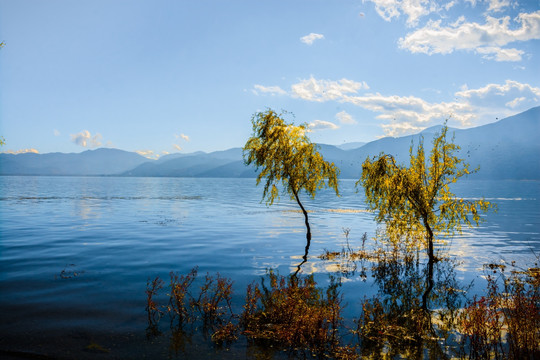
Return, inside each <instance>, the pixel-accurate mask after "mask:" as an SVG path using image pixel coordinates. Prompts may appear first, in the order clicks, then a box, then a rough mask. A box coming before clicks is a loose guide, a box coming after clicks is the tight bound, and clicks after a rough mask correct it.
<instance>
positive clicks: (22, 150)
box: [2, 149, 39, 155]
mask: <svg viewBox="0 0 540 360" xmlns="http://www.w3.org/2000/svg"><path fill="white" fill-rule="evenodd" d="M27 153H33V154H39V151H37V150H36V149H21V150H15V151H14V150H7V151H2V154H13V155H17V154H27Z"/></svg>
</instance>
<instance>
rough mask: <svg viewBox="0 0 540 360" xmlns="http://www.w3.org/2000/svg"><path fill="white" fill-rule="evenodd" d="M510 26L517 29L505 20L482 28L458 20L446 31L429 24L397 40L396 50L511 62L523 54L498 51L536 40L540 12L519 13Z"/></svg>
mask: <svg viewBox="0 0 540 360" xmlns="http://www.w3.org/2000/svg"><path fill="white" fill-rule="evenodd" d="M514 22H515V24H517V25H518V26H517V27H516V26H515V24H513V23H511V21H510V17H509V16H505V17H502V18H494V17H490V16H487V17H486V22H485V23H484V24H479V23H475V22H463V19H461V21H457V22H456V23H454V24H451V25H450V26H446V27H445V26H441V20H438V21H429V22H428V23H427V25H426V26H425V27H423V28H421V29H418V30H416V31H414V32H412V33H409V34H407V36H405V37H404V38H400V39H399V46H400V47H401V48H402V49H406V50H409V51H410V52H412V53H424V54H428V55H431V54H450V53H452V52H453V51H454V50H476V51H478V52H479V53H482V54H484V55H485V54H486V53H491V54H493V53H495V54H496V56H494V57H493V58H494V59H495V60H498V61H504V59H508V60H510V61H515V59H516V58H517V57H518V56H519V57H521V54H522V53H523V52H520V50H516V49H500V48H501V47H502V46H505V45H507V44H510V43H513V42H516V41H528V40H534V39H540V10H539V11H536V12H533V13H521V14H519V15H518V16H517V18H516V19H515V21H514ZM479 48H482V49H480V50H479ZM505 51H506V52H505Z"/></svg>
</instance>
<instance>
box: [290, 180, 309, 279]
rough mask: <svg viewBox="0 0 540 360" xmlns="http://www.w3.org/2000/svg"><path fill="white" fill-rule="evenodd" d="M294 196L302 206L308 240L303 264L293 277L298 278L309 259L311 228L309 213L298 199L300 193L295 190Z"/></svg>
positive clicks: (298, 267)
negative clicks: (301, 268)
mask: <svg viewBox="0 0 540 360" xmlns="http://www.w3.org/2000/svg"><path fill="white" fill-rule="evenodd" d="M293 194H294V197H295V199H296V202H297V203H298V205H299V206H300V209H302V213H303V214H304V220H305V223H306V240H307V242H306V249H305V252H304V256H302V262H301V263H300V264H298V266H297V269H296V272H295V273H294V275H293V276H294V277H296V275H297V274H298V272H299V271H300V267H301V266H302V265H304V263H306V262H307V259H308V253H309V246H310V245H311V228H310V226H309V218H308V213H307V211H306V209H305V208H304V206H303V205H302V203H301V202H300V198H299V197H298V192H297V191H295V190H293Z"/></svg>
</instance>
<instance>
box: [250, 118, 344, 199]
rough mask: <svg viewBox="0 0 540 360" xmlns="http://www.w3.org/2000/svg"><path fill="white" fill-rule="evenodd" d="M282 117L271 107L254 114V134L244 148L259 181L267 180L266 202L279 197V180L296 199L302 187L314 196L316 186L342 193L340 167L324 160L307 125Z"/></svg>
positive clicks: (265, 189)
mask: <svg viewBox="0 0 540 360" xmlns="http://www.w3.org/2000/svg"><path fill="white" fill-rule="evenodd" d="M282 117H283V114H277V113H276V112H274V111H273V110H271V109H268V110H267V111H265V112H259V113H257V114H255V115H254V116H253V118H252V119H251V121H252V124H253V134H252V136H251V137H250V138H249V139H248V141H247V142H246V145H245V146H244V149H243V150H244V160H245V162H246V164H247V165H250V164H254V165H255V166H256V167H257V168H258V169H260V172H259V174H258V176H257V184H259V183H260V182H261V180H263V179H265V180H266V182H265V186H264V192H263V198H266V202H267V204H269V205H271V204H272V203H273V202H274V200H276V199H279V191H278V187H277V186H278V185H279V184H280V183H281V185H282V186H283V189H284V191H286V192H287V193H288V194H289V195H290V197H291V199H292V200H297V201H298V198H297V197H298V194H299V192H300V191H301V190H304V191H305V192H306V193H308V194H309V195H310V196H311V197H315V194H316V192H317V190H319V189H321V188H323V187H330V188H332V189H334V190H335V192H336V194H339V192H338V179H337V176H338V174H339V169H338V168H337V167H336V166H335V165H334V164H333V163H328V162H326V161H324V159H323V157H322V155H321V154H320V153H319V152H318V151H317V147H316V145H315V144H313V143H311V141H310V140H309V138H308V136H307V132H308V128H307V125H306V124H302V125H298V126H295V125H293V124H288V123H286V122H285V121H284V120H283V118H282Z"/></svg>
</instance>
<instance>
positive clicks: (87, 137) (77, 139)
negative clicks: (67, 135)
mask: <svg viewBox="0 0 540 360" xmlns="http://www.w3.org/2000/svg"><path fill="white" fill-rule="evenodd" d="M101 139H102V136H101V134H99V133H97V134H96V135H94V136H92V134H90V132H89V131H88V130H83V131H81V132H80V133H78V134H71V141H73V142H74V143H75V144H77V145H80V146H82V147H88V148H94V147H98V146H101V144H102V143H101Z"/></svg>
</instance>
